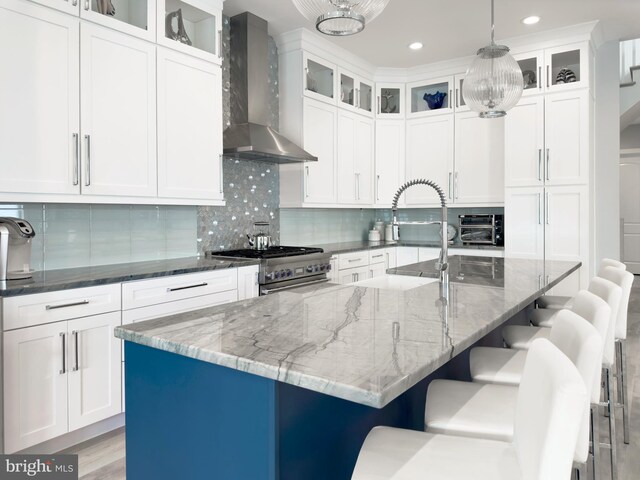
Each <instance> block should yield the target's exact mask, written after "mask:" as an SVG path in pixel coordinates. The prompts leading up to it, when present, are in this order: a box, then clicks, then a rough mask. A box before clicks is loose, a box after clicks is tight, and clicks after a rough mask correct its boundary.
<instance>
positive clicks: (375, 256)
mask: <svg viewBox="0 0 640 480" xmlns="http://www.w3.org/2000/svg"><path fill="white" fill-rule="evenodd" d="M382 257H384V255H383V254H380V255H372V256H371V258H382Z"/></svg>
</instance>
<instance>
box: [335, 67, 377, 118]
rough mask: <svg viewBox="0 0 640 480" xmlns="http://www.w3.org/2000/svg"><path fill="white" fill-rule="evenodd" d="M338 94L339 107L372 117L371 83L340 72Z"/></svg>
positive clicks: (342, 71) (346, 72)
mask: <svg viewBox="0 0 640 480" xmlns="http://www.w3.org/2000/svg"><path fill="white" fill-rule="evenodd" d="M338 92H339V94H340V96H339V99H338V105H339V106H340V107H343V108H346V109H347V110H353V111H354V112H358V113H363V114H366V115H369V116H373V82H372V81H370V80H364V79H362V78H360V77H358V76H357V75H354V74H353V73H351V72H349V71H346V70H340V71H339V90H338Z"/></svg>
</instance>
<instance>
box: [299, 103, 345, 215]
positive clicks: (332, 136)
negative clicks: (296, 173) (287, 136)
mask: <svg viewBox="0 0 640 480" xmlns="http://www.w3.org/2000/svg"><path fill="white" fill-rule="evenodd" d="M336 124H337V112H336V108H335V107H332V106H330V105H326V104H324V103H322V102H318V101H315V100H312V99H309V98H305V99H304V119H303V128H304V140H303V148H304V149H305V150H306V151H307V152H309V153H311V154H312V155H315V156H317V157H318V161H317V162H307V163H305V164H304V173H303V177H304V178H303V185H304V187H303V191H304V203H309V204H332V203H335V202H336V197H337V195H336V139H337V131H336ZM296 166H297V165H296Z"/></svg>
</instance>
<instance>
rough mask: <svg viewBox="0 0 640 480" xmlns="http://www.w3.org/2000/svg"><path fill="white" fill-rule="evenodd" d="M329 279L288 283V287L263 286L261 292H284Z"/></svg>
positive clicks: (267, 293)
mask: <svg viewBox="0 0 640 480" xmlns="http://www.w3.org/2000/svg"><path fill="white" fill-rule="evenodd" d="M328 281H329V279H328V278H325V279H323V280H314V281H312V282H304V283H297V284H295V285H287V286H286V287H278V288H262V289H261V290H260V292H261V293H264V294H265V295H269V294H270V293H276V292H282V291H283V290H291V289H292V288H298V287H306V286H307V285H315V284H316V283H327V282H328Z"/></svg>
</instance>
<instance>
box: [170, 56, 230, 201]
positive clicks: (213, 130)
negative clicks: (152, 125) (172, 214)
mask: <svg viewBox="0 0 640 480" xmlns="http://www.w3.org/2000/svg"><path fill="white" fill-rule="evenodd" d="M220 73H221V72H220V68H218V67H217V66H216V65H212V64H211V63H209V62H204V61H202V60H200V59H197V58H193V57H191V56H188V55H185V54H182V53H179V52H175V51H172V50H168V49H166V48H158V195H159V196H160V197H168V198H172V197H173V198H193V199H217V200H222V199H223V194H222V191H223V188H222V162H221V160H220V155H219V153H218V152H221V151H222V97H221V95H220V94H219V92H220V91H221V88H222V86H221V78H220ZM192 92H193V93H192ZM195 92H197V93H195ZM196 172H197V174H195V173H196Z"/></svg>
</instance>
